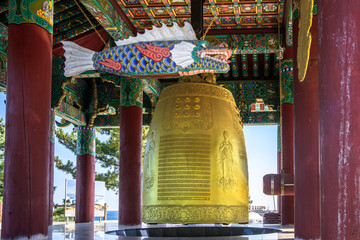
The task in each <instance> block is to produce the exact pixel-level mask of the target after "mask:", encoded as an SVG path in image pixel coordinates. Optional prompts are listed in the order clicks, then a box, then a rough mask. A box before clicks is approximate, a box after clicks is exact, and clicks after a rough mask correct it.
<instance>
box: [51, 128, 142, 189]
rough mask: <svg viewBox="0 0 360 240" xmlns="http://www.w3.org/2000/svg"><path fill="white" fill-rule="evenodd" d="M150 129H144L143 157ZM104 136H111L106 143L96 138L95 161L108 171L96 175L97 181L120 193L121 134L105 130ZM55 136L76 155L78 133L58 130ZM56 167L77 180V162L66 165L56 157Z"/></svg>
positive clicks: (116, 130)
mask: <svg viewBox="0 0 360 240" xmlns="http://www.w3.org/2000/svg"><path fill="white" fill-rule="evenodd" d="M148 132H149V127H147V126H144V127H143V137H142V139H143V150H142V152H143V156H144V152H145V144H146V139H147V134H148ZM102 133H103V134H106V135H108V136H109V138H108V139H107V140H106V141H100V140H99V139H98V138H96V154H95V161H96V162H97V163H98V164H100V166H101V167H102V168H104V169H106V170H107V171H106V172H105V173H97V172H96V173H95V180H96V181H104V182H105V186H106V188H107V189H111V190H115V191H118V187H119V148H120V140H119V137H120V134H119V129H109V130H103V131H102ZM55 135H56V137H57V139H58V141H59V143H61V144H62V145H64V146H65V147H66V148H67V149H69V150H70V151H72V152H73V153H74V154H76V133H75V132H72V133H66V132H64V131H63V130H62V129H56V131H55ZM54 160H55V166H56V167H57V168H58V169H59V170H62V171H64V172H66V173H69V174H71V175H72V176H73V178H74V179H75V178H76V166H75V164H74V162H75V161H70V160H67V161H66V162H65V163H64V162H63V161H62V160H61V159H60V157H58V156H55V158H54Z"/></svg>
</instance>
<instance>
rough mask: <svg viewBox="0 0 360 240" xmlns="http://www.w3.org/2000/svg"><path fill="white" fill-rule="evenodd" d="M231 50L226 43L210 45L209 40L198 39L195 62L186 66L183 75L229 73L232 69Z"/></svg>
mask: <svg viewBox="0 0 360 240" xmlns="http://www.w3.org/2000/svg"><path fill="white" fill-rule="evenodd" d="M231 54H232V52H231V50H230V49H229V48H228V45H227V44H226V43H221V44H219V45H217V46H210V44H209V42H208V41H198V42H197V44H196V47H195V48H194V49H193V51H192V58H193V59H194V63H192V64H191V65H190V66H187V67H186V70H188V71H185V72H183V73H182V74H181V75H193V74H198V73H227V72H228V71H229V70H230V66H229V64H228V62H229V61H228V59H229V58H230V57H231Z"/></svg>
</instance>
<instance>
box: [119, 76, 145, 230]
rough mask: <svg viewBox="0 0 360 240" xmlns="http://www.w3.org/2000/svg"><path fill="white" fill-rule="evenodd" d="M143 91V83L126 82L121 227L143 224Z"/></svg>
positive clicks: (122, 110) (123, 87) (123, 90)
mask: <svg viewBox="0 0 360 240" xmlns="http://www.w3.org/2000/svg"><path fill="white" fill-rule="evenodd" d="M142 91H143V88H142V83H141V80H138V79H123V80H122V84H121V108H120V175H119V182H120V186H119V225H138V224H141V156H142V154H141V153H142V152H141V148H142V111H143V110H142Z"/></svg>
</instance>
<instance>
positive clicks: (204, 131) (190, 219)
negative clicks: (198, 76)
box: [142, 83, 249, 224]
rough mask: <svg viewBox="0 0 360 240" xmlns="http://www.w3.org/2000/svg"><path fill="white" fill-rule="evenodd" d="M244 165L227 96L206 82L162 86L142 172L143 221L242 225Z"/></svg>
mask: <svg viewBox="0 0 360 240" xmlns="http://www.w3.org/2000/svg"><path fill="white" fill-rule="evenodd" d="M248 199H249V188H248V167H247V157H246V149H245V141H244V135H243V131H242V124H241V119H240V116H239V110H238V109H237V107H236V105H235V101H234V98H233V96H232V93H231V92H230V91H228V90H227V89H225V88H223V87H220V86H216V85H213V84H207V83H178V84H174V85H171V86H169V87H167V88H165V89H164V90H163V91H162V93H161V95H160V98H159V101H158V103H157V106H156V110H155V114H154V117H153V120H152V123H151V126H150V130H149V135H148V140H147V145H146V151H145V157H144V168H143V209H142V218H143V219H142V220H143V222H145V223H182V224H191V223H225V224H228V223H247V222H248V211H249V210H248Z"/></svg>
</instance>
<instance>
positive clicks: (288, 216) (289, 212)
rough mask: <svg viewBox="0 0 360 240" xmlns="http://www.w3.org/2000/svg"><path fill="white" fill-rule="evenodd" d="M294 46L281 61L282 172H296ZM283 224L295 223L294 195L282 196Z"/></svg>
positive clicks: (286, 51)
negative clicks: (293, 93)
mask: <svg viewBox="0 0 360 240" xmlns="http://www.w3.org/2000/svg"><path fill="white" fill-rule="evenodd" d="M292 57H293V48H292V47H287V49H286V50H285V54H284V59H283V60H282V61H281V83H280V84H281V97H280V98H281V113H280V114H281V122H280V124H281V154H282V158H281V162H280V167H281V172H282V173H286V174H294V104H293V103H294V99H293V95H292V92H293V74H292V72H293V59H292ZM281 224H282V225H292V224H294V196H281Z"/></svg>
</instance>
